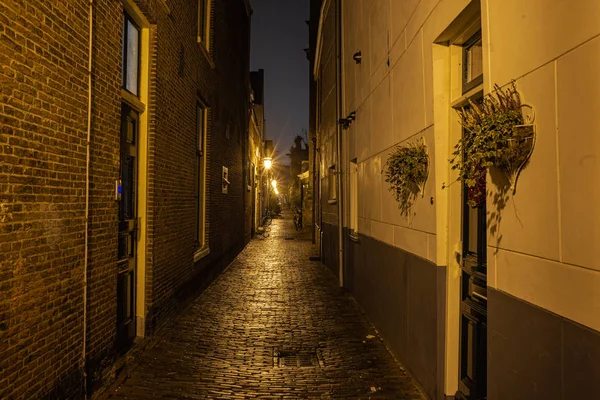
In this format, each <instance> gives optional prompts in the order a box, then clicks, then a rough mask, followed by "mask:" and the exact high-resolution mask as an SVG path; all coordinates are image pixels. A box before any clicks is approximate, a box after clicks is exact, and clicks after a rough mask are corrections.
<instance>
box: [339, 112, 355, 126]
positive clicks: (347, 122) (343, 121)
mask: <svg viewBox="0 0 600 400" xmlns="http://www.w3.org/2000/svg"><path fill="white" fill-rule="evenodd" d="M354 120H356V111H352V112H351V113H350V114H348V116H347V117H346V118H340V119H339V120H338V124H340V125H342V128H343V129H348V128H350V125H352V121H354Z"/></svg>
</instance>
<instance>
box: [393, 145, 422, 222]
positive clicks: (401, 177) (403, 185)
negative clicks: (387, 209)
mask: <svg viewBox="0 0 600 400" xmlns="http://www.w3.org/2000/svg"><path fill="white" fill-rule="evenodd" d="M384 172H385V181H386V182H388V183H389V184H390V187H389V190H390V192H392V194H393V195H394V198H395V199H396V201H397V202H398V203H399V208H400V210H401V212H402V214H403V215H408V213H409V211H410V208H411V206H412V203H413V201H414V199H415V198H416V195H417V193H421V194H422V193H423V190H424V186H425V182H426V181H427V176H428V175H429V156H428V154H427V147H426V146H425V142H423V141H420V142H418V143H409V144H405V145H398V146H396V147H395V148H394V150H393V151H392V153H391V154H390V156H389V157H388V159H387V161H386V164H385V169H384Z"/></svg>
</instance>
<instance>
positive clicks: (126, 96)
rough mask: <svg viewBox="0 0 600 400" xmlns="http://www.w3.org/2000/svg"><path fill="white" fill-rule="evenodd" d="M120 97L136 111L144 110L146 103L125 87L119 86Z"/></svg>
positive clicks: (141, 111)
mask: <svg viewBox="0 0 600 400" xmlns="http://www.w3.org/2000/svg"><path fill="white" fill-rule="evenodd" d="M121 98H122V99H123V101H125V102H126V103H127V104H129V105H130V106H131V107H132V108H133V109H134V110H136V111H137V112H140V113H143V112H144V111H146V105H145V104H144V103H142V102H141V100H140V99H139V98H137V96H136V95H134V94H133V93H131V92H129V91H128V90H127V89H124V88H121Z"/></svg>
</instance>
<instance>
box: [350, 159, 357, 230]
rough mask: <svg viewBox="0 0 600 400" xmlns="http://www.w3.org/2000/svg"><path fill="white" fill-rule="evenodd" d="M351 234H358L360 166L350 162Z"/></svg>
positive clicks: (353, 161)
mask: <svg viewBox="0 0 600 400" xmlns="http://www.w3.org/2000/svg"><path fill="white" fill-rule="evenodd" d="M350 234H351V235H352V234H353V235H356V234H358V164H357V162H356V159H354V160H352V161H350Z"/></svg>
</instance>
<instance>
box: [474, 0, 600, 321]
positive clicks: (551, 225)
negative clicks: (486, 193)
mask: <svg viewBox="0 0 600 400" xmlns="http://www.w3.org/2000/svg"><path fill="white" fill-rule="evenodd" d="M482 8H485V10H486V12H487V14H486V15H485V19H484V21H485V24H486V25H487V29H488V33H489V60H490V62H489V69H488V71H486V72H487V73H488V76H489V77H490V78H491V79H489V80H488V82H489V83H490V84H491V83H492V82H493V83H498V84H500V85H504V84H506V83H508V82H509V81H510V80H511V79H516V84H517V89H518V90H519V92H520V93H521V96H522V100H523V101H524V102H525V103H528V104H530V105H531V106H533V108H534V110H535V115H536V120H535V124H536V132H537V138H536V147H535V149H534V152H533V154H532V157H531V160H530V163H529V165H528V166H527V167H526V168H525V169H524V170H523V172H522V173H521V176H520V178H519V181H518V183H517V193H516V194H515V195H514V196H510V197H509V200H508V202H507V204H506V207H505V208H504V209H503V210H501V213H500V216H501V219H500V221H499V223H498V224H497V231H496V233H494V234H492V233H490V234H489V237H488V245H489V248H488V254H489V255H488V264H489V265H488V279H489V280H488V285H489V286H492V287H494V288H497V289H500V290H503V291H505V292H507V293H510V294H511V295H514V296H516V297H519V298H521V299H524V300H526V301H528V302H531V303H533V304H536V305H538V306H540V307H543V308H545V309H548V310H550V311H552V312H555V313H557V314H559V315H562V316H564V317H567V318H569V319H572V320H574V321H576V322H578V323H580V324H583V325H586V326H588V327H590V328H593V329H595V330H600V290H599V288H600V186H599V185H598V177H599V176H600V163H599V157H600V139H599V136H600V114H598V110H599V109H600V73H599V72H598V71H600V36H599V35H600V17H599V16H600V3H599V2H598V1H595V0H581V1H577V2H562V1H552V2H532V1H525V2H523V1H520V0H505V1H502V2H501V3H499V2H496V1H490V0H482ZM488 89H489V88H488ZM489 187H490V189H491V194H490V196H494V194H495V193H497V187H496V186H495V185H489ZM495 209H496V207H495V206H494V204H493V201H492V199H491V198H490V197H488V211H489V210H495Z"/></svg>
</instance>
